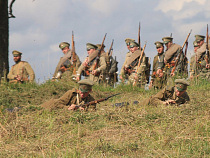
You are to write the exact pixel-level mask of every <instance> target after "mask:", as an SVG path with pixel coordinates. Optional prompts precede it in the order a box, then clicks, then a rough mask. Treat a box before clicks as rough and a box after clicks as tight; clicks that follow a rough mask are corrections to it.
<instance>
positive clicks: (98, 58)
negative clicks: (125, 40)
mask: <svg viewBox="0 0 210 158" xmlns="http://www.w3.org/2000/svg"><path fill="white" fill-rule="evenodd" d="M105 38H106V34H105V35H104V39H103V41H102V44H101V48H100V50H99V51H98V56H97V57H96V63H95V65H93V70H95V69H96V68H97V67H98V65H99V61H100V56H101V51H102V49H103V45H104V41H105Z"/></svg>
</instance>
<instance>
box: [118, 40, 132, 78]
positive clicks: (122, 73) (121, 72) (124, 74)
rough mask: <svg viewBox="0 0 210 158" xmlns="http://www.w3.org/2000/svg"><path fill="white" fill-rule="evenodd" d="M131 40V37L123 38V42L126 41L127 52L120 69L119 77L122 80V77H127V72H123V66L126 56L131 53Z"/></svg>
mask: <svg viewBox="0 0 210 158" xmlns="http://www.w3.org/2000/svg"><path fill="white" fill-rule="evenodd" d="M131 41H132V42H134V41H135V40H134V39H131V38H126V39H125V43H126V46H127V48H128V52H127V53H126V57H125V61H124V63H123V65H122V68H121V70H120V79H121V80H123V79H128V74H126V73H125V72H124V67H125V63H126V60H127V58H128V56H129V55H130V54H132V53H131V51H130V42H131Z"/></svg>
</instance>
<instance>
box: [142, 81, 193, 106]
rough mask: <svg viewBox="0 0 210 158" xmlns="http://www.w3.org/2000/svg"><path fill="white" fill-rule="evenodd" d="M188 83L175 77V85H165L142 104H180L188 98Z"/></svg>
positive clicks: (188, 99)
mask: <svg viewBox="0 0 210 158" xmlns="http://www.w3.org/2000/svg"><path fill="white" fill-rule="evenodd" d="M187 86H189V83H188V82H187V81H186V80H185V79H176V80H175V86H166V87H165V88H164V89H162V90H161V91H160V92H158V93H157V94H156V95H154V96H151V97H150V98H149V99H147V100H146V101H145V102H142V104H144V105H161V104H162V105H171V104H173V105H181V104H184V103H186V102H188V101H190V98H189V96H188V94H187V92H186V90H187Z"/></svg>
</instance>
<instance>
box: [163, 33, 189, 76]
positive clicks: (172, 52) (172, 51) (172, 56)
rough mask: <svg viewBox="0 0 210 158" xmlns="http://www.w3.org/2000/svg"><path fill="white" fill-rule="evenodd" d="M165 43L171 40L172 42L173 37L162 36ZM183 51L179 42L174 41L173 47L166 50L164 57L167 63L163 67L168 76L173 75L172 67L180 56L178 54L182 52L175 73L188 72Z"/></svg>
mask: <svg viewBox="0 0 210 158" xmlns="http://www.w3.org/2000/svg"><path fill="white" fill-rule="evenodd" d="M162 40H163V43H165V44H167V43H169V42H172V40H173V38H171V37H163V38H162ZM180 51H181V46H180V45H178V44H175V43H173V44H172V45H171V47H170V48H169V49H168V50H166V52H165V57H164V62H165V64H163V65H162V66H160V67H162V68H163V69H164V71H165V72H166V74H167V76H170V75H171V72H172V69H173V68H174V66H175V62H176V58H177V57H178V55H179V54H180V53H181V55H180V58H179V61H178V64H177V66H176V69H175V71H174V73H175V74H178V75H182V74H183V73H184V72H186V70H185V69H186V66H185V63H184V54H183V52H180Z"/></svg>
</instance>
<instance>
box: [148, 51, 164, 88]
mask: <svg viewBox="0 0 210 158" xmlns="http://www.w3.org/2000/svg"><path fill="white" fill-rule="evenodd" d="M163 58H164V53H162V54H160V55H159V54H158V55H156V56H155V57H154V60H153V68H152V76H151V81H153V86H154V87H155V88H162V87H163V86H164V84H165V82H166V77H165V76H166V75H165V76H163V77H161V78H160V77H158V75H157V74H156V72H157V70H158V69H159V63H160V62H162V60H163Z"/></svg>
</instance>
